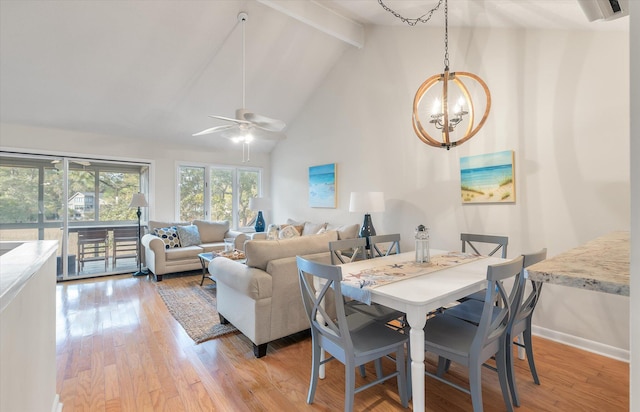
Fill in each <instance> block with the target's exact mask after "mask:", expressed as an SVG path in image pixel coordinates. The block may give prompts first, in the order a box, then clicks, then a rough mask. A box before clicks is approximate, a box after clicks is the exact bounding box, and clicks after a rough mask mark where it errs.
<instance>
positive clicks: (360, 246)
mask: <svg viewBox="0 0 640 412" xmlns="http://www.w3.org/2000/svg"><path fill="white" fill-rule="evenodd" d="M366 246H367V239H366V238H363V237H356V238H353V239H341V240H334V241H331V242H329V252H331V264H332V265H339V264H341V263H350V262H355V261H357V260H363V259H366V258H367V251H366Z"/></svg>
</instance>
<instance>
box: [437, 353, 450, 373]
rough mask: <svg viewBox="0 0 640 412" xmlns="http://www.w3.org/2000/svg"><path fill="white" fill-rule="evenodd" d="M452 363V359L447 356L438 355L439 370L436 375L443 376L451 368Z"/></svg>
mask: <svg viewBox="0 0 640 412" xmlns="http://www.w3.org/2000/svg"><path fill="white" fill-rule="evenodd" d="M450 365H451V361H450V360H449V359H447V358H443V357H442V356H439V357H438V371H437V372H436V375H438V376H439V377H441V378H442V377H443V376H444V374H445V373H446V372H447V371H448V370H449V366H450Z"/></svg>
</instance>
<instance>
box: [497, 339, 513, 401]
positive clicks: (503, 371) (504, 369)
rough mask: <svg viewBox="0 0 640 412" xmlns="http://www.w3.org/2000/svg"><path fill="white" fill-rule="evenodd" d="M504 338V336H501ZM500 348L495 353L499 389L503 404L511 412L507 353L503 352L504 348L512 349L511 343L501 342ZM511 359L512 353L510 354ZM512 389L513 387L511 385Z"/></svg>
mask: <svg viewBox="0 0 640 412" xmlns="http://www.w3.org/2000/svg"><path fill="white" fill-rule="evenodd" d="M503 339H504V337H503ZM500 346H501V348H500V350H498V353H496V367H497V369H498V380H499V381H500V389H501V390H502V398H503V399H504V404H505V406H506V407H507V411H508V412H513V404H512V403H511V397H510V396H509V386H510V385H509V379H508V376H507V375H508V367H509V366H508V364H507V354H506V353H505V352H506V350H505V349H507V348H508V349H510V350H513V345H510V344H508V342H503V343H502V344H501V345H500ZM510 358H511V360H512V361H513V355H512V356H510ZM511 388H512V389H513V387H511Z"/></svg>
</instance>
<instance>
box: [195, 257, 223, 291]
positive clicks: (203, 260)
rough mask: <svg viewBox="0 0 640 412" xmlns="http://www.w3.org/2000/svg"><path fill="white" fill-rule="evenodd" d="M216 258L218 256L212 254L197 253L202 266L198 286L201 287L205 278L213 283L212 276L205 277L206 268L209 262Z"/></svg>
mask: <svg viewBox="0 0 640 412" xmlns="http://www.w3.org/2000/svg"><path fill="white" fill-rule="evenodd" d="M218 256H219V255H218V254H217V253H214V252H207V253H198V258H200V264H201V265H202V280H201V281H200V286H202V284H203V283H204V278H205V277H207V278H209V279H211V280H212V281H213V282H215V280H214V279H213V277H212V276H207V267H208V266H209V262H211V261H212V260H213V258H216V257H218Z"/></svg>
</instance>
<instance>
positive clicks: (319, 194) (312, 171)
mask: <svg viewBox="0 0 640 412" xmlns="http://www.w3.org/2000/svg"><path fill="white" fill-rule="evenodd" d="M336 176H337V170H336V164H335V163H330V164H326V165H320V166H311V167H310V168H309V206H310V207H326V208H335V207H336V203H337V202H336V200H337V199H336V193H337V192H336Z"/></svg>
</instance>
